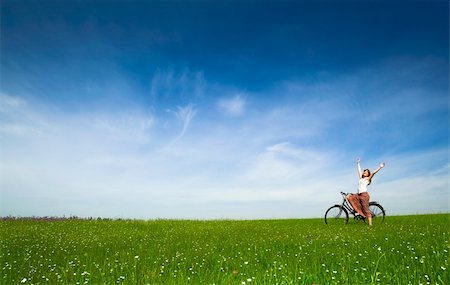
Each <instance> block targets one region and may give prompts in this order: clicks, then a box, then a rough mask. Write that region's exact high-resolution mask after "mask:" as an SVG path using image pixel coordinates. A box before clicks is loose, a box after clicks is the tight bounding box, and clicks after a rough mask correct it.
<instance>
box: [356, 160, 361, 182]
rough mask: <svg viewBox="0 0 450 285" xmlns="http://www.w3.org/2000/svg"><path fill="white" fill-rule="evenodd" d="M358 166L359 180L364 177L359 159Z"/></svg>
mask: <svg viewBox="0 0 450 285" xmlns="http://www.w3.org/2000/svg"><path fill="white" fill-rule="evenodd" d="M356 164H357V165H358V178H361V176H362V171H361V160H360V159H359V158H358V161H357V162H356Z"/></svg>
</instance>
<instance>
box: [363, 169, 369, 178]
mask: <svg viewBox="0 0 450 285" xmlns="http://www.w3.org/2000/svg"><path fill="white" fill-rule="evenodd" d="M366 170H367V172H369V176H370V169H364V171H363V173H362V174H361V178H363V177H364V176H363V175H364V172H366Z"/></svg>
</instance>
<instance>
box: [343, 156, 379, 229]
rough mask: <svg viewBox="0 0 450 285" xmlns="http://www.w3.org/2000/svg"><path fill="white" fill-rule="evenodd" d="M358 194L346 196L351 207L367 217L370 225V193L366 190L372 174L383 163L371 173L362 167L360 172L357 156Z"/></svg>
mask: <svg viewBox="0 0 450 285" xmlns="http://www.w3.org/2000/svg"><path fill="white" fill-rule="evenodd" d="M357 165H358V177H359V182H358V194H351V195H348V196H347V199H348V201H349V202H350V204H352V206H353V208H354V209H355V210H356V212H358V214H360V215H361V216H363V217H364V218H367V219H368V220H369V225H372V215H371V214H370V211H369V199H370V195H369V192H367V187H368V186H369V185H370V182H372V178H373V176H374V175H375V174H376V173H377V172H378V171H380V169H381V168H383V167H384V165H385V163H384V162H383V163H381V164H380V166H378V168H377V169H375V171H374V172H373V173H370V170H369V169H364V171H363V172H361V161H360V159H359V158H358V162H357Z"/></svg>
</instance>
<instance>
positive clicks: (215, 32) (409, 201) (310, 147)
mask: <svg viewBox="0 0 450 285" xmlns="http://www.w3.org/2000/svg"><path fill="white" fill-rule="evenodd" d="M1 5H2V7H1V89H0V143H1V148H0V151H1V152H0V155H1V168H0V187H1V189H0V190H1V196H0V198H1V201H0V203H1V204H0V215H2V216H4V215H17V216H31V215H37V216H46V215H48V216H53V215H54V216H56V215H57V216H62V215H66V216H69V215H77V216H86V217H87V216H102V217H113V218H117V217H125V218H145V219H152V218H188V219H190V218H195V219H216V218H232V219H257V218H300V217H320V216H322V215H323V213H324V211H325V210H326V209H327V208H328V207H329V206H330V205H331V204H334V203H338V202H339V201H340V196H339V191H346V192H354V191H355V190H356V184H357V179H358V178H357V175H356V159H357V158H358V157H360V158H361V160H362V165H363V167H364V168H370V169H374V168H376V167H377V166H378V164H379V163H380V162H382V161H385V162H386V168H385V169H383V170H382V171H381V172H380V173H379V174H377V176H375V178H374V181H373V183H372V184H371V186H370V189H369V190H370V193H371V196H372V199H373V200H378V201H380V202H381V203H382V204H383V205H384V206H385V207H386V208H387V211H388V214H415V213H435V212H448V211H449V196H448V190H449V152H448V147H449V134H448V130H449V83H448V78H449V54H448V50H449V44H448V43H449V36H448V35H449V28H448V23H449V6H448V5H449V4H448V1H281V2H280V1H259V2H256V1H90V2H86V1H54V2H52V1H45V2H44V1H2V4H1Z"/></svg>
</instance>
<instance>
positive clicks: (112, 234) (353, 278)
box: [0, 214, 450, 285]
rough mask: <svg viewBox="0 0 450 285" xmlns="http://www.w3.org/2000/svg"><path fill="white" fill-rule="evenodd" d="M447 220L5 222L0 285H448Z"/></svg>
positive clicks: (448, 217)
mask: <svg viewBox="0 0 450 285" xmlns="http://www.w3.org/2000/svg"><path fill="white" fill-rule="evenodd" d="M449 221H450V215H449V214H437V215H416V216H394V217H389V216H388V217H387V218H386V220H385V222H384V223H383V224H376V225H374V226H373V227H372V228H369V227H368V226H367V225H365V224H363V223H357V222H355V221H350V222H349V224H348V225H346V226H344V225H332V226H327V225H325V224H324V222H323V220H322V219H305V220H254V221H229V220H221V221H184V220H180V221H176V220H153V221H139V220H70V219H69V220H59V221H52V220H50V221H40V220H27V219H15V220H2V221H0V230H1V241H0V250H1V251H0V260H1V264H0V265H1V272H0V278H1V279H0V283H1V284H241V285H242V284H308V285H311V284H314V283H315V284H317V285H319V284H424V285H425V284H449V283H450V279H449V278H450V277H449V270H450V268H449V252H448V251H449V250H450V249H449V246H450V241H449V237H450V235H449V233H450V228H449V225H450V223H449Z"/></svg>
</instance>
